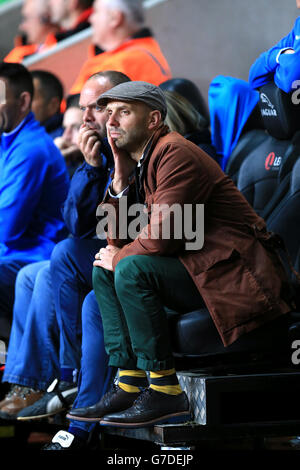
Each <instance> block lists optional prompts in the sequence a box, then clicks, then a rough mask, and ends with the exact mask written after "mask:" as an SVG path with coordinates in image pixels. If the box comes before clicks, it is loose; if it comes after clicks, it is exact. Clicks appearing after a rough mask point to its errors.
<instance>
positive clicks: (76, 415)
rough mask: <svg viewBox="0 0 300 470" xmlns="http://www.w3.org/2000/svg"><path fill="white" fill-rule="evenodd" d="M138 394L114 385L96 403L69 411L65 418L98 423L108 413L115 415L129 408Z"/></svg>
mask: <svg viewBox="0 0 300 470" xmlns="http://www.w3.org/2000/svg"><path fill="white" fill-rule="evenodd" d="M140 393H141V392H138V393H128V392H125V391H124V390H122V389H121V388H120V387H119V386H118V385H116V384H114V385H113V386H112V389H111V390H110V391H109V392H107V393H106V394H105V395H103V397H102V398H101V400H100V401H99V402H98V403H96V404H95V405H92V406H87V407H85V408H77V409H76V408H75V409H74V410H71V411H69V413H68V414H67V418H69V419H75V420H76V421H91V422H95V421H100V419H101V418H102V417H103V416H104V415H106V414H108V413H115V412H117V411H123V410H126V409H127V408H129V407H130V406H131V405H132V404H133V402H134V401H135V400H136V399H137V398H138V396H139V395H140Z"/></svg>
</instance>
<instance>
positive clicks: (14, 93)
mask: <svg viewBox="0 0 300 470" xmlns="http://www.w3.org/2000/svg"><path fill="white" fill-rule="evenodd" d="M0 82H1V84H2V88H4V89H5V97H4V98H5V99H4V101H1V104H0V134H2V136H1V143H0V157H1V158H0V173H1V181H0V279H1V281H0V336H1V337H2V338H6V339H8V337H9V329H10V322H11V316H12V308H13V301H14V284H15V279H16V275H17V272H18V271H19V269H20V268H21V267H22V266H25V264H28V263H32V262H34V261H41V260H44V259H48V258H49V257H50V254H51V252H52V249H53V248H54V246H55V244H56V243H57V242H58V241H60V240H61V239H62V238H64V237H65V235H66V228H65V224H64V221H63V218H62V215H61V207H62V204H63V202H64V200H65V198H66V196H67V193H68V188H69V177H68V174H67V171H66V166H65V163H64V160H63V158H62V155H61V153H60V152H59V150H58V149H57V147H56V146H55V145H54V143H53V141H52V139H51V138H50V137H49V136H48V135H47V133H46V131H45V129H44V128H43V127H41V126H40V124H39V123H38V122H37V121H36V120H35V119H34V115H33V113H32V112H31V102H32V96H33V83H32V77H31V74H30V73H29V72H28V70H27V69H26V68H25V67H24V66H23V65H21V64H8V63H4V62H3V63H2V64H0Z"/></svg>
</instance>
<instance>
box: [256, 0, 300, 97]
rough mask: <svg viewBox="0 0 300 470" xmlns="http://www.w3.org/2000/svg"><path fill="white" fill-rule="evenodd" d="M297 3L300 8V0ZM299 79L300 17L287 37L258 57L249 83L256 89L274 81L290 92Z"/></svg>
mask: <svg viewBox="0 0 300 470" xmlns="http://www.w3.org/2000/svg"><path fill="white" fill-rule="evenodd" d="M296 3H297V8H300V0H296ZM297 80H300V18H297V20H296V22H295V25H294V28H293V29H292V31H291V32H290V33H289V34H288V35H287V36H286V37H284V38H283V39H281V40H280V41H279V42H278V43H277V44H276V45H275V46H273V47H271V49H269V50H268V51H266V52H263V53H262V54H261V55H260V56H259V57H258V59H257V60H256V61H255V62H254V64H253V65H252V67H251V69H250V73H249V83H250V85H251V86H252V88H255V89H257V88H259V87H261V86H262V85H265V84H266V83H268V82H271V81H274V82H275V84H276V85H277V86H278V88H281V90H283V91H285V92H286V93H289V92H290V91H292V90H293V88H296V87H297V86H296V85H295V84H294V82H295V81H297ZM293 84H294V86H293Z"/></svg>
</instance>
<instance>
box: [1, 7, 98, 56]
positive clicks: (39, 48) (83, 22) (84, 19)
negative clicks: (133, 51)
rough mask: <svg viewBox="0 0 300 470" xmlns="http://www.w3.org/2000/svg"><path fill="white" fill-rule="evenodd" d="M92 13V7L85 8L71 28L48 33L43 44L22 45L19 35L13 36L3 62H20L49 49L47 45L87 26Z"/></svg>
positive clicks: (53, 43)
mask: <svg viewBox="0 0 300 470" xmlns="http://www.w3.org/2000/svg"><path fill="white" fill-rule="evenodd" d="M92 13H93V9H92V8H87V9H86V10H84V11H83V12H82V13H81V14H80V15H79V16H78V18H77V21H76V23H75V24H74V26H73V28H71V29H70V30H66V31H65V30H62V31H58V32H57V33H56V34H54V33H49V34H48V36H47V37H46V39H45V42H44V43H43V44H26V45H24V44H21V43H20V39H19V36H17V37H16V38H15V47H14V49H12V50H11V51H10V52H9V53H8V54H7V56H6V57H5V59H4V62H14V63H21V62H22V61H23V59H25V57H28V56H30V55H32V54H36V53H37V52H44V51H46V50H47V49H49V47H52V46H56V44H57V43H58V42H59V41H61V40H62V39H66V38H68V37H69V36H72V35H73V34H76V33H77V32H79V31H81V30H82V29H85V28H87V27H89V26H90V25H89V22H88V20H89V17H90V16H91V14H92Z"/></svg>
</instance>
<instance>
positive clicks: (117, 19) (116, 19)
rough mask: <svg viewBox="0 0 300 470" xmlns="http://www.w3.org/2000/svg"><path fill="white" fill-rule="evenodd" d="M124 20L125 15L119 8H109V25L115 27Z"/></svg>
mask: <svg viewBox="0 0 300 470" xmlns="http://www.w3.org/2000/svg"><path fill="white" fill-rule="evenodd" d="M124 21H125V15H124V13H123V12H122V11H120V10H115V9H111V10H110V25H111V26H112V27H113V28H115V29H117V28H119V26H120V25H122V24H123V23H124Z"/></svg>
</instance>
